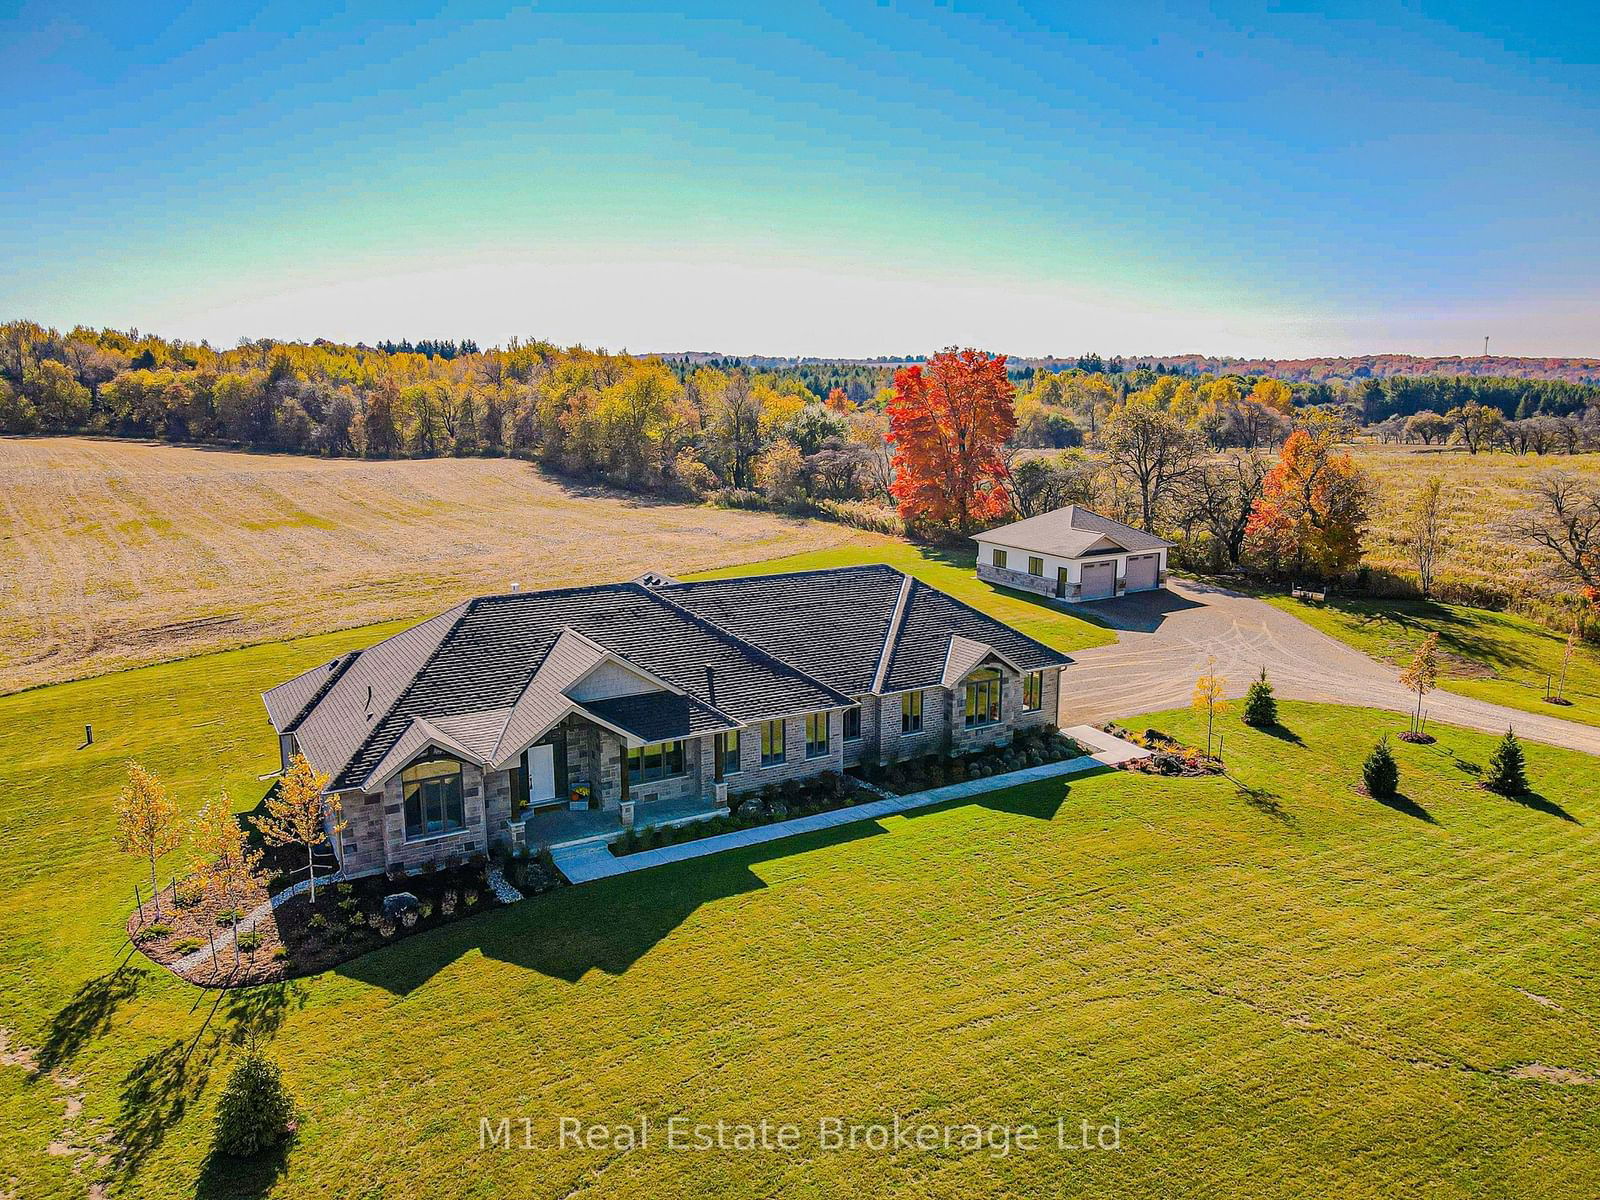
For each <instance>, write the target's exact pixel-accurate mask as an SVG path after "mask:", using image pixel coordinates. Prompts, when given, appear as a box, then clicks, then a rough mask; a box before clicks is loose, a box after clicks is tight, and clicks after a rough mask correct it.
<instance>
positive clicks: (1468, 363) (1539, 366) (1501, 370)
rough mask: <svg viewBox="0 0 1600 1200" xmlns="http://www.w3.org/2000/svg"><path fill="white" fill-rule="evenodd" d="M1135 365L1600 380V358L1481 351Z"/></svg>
mask: <svg viewBox="0 0 1600 1200" xmlns="http://www.w3.org/2000/svg"><path fill="white" fill-rule="evenodd" d="M1127 362H1128V365H1130V366H1148V367H1154V366H1157V365H1160V366H1162V367H1165V368H1166V369H1167V370H1169V371H1171V370H1179V371H1184V372H1189V373H1193V374H1196V375H1200V374H1211V375H1219V374H1235V375H1272V376H1276V377H1277V378H1279V379H1282V380H1285V381H1287V382H1289V383H1323V382H1326V381H1329V380H1335V379H1368V378H1375V379H1384V378H1387V377H1388V376H1391V375H1479V376H1493V377H1496V378H1500V379H1560V380H1564V381H1565V382H1567V383H1600V358H1514V357H1511V356H1503V355H1478V356H1475V357H1471V358H1462V357H1459V356H1451V357H1448V358H1423V357H1421V356H1419V355H1416V354H1360V355H1355V356H1353V357H1350V358H1212V357H1208V356H1206V355H1203V354H1178V355H1174V356H1172V357H1170V358H1146V357H1142V356H1140V357H1135V358H1130V359H1128V360H1127Z"/></svg>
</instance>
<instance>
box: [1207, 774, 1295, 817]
mask: <svg viewBox="0 0 1600 1200" xmlns="http://www.w3.org/2000/svg"><path fill="white" fill-rule="evenodd" d="M1224 778H1225V779H1227V781H1228V782H1229V783H1231V784H1233V786H1234V787H1236V788H1238V789H1239V795H1240V797H1241V798H1242V799H1243V800H1244V802H1245V803H1246V804H1248V805H1249V806H1250V807H1251V808H1253V809H1255V810H1256V811H1257V812H1258V813H1261V814H1262V815H1263V816H1267V817H1271V818H1272V819H1273V820H1274V821H1281V822H1282V823H1283V824H1285V825H1291V826H1292V825H1294V824H1296V823H1297V822H1296V820H1295V815H1294V814H1293V813H1292V812H1290V811H1289V810H1288V809H1287V808H1285V807H1284V806H1283V797H1282V796H1280V795H1279V794H1278V793H1277V792H1274V791H1273V790H1272V789H1270V788H1264V787H1252V786H1251V785H1250V784H1247V783H1241V782H1240V781H1239V780H1237V779H1235V778H1234V777H1233V776H1232V775H1226V776H1224Z"/></svg>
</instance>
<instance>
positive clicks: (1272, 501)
mask: <svg viewBox="0 0 1600 1200" xmlns="http://www.w3.org/2000/svg"><path fill="white" fill-rule="evenodd" d="M1370 503H1371V492H1370V489H1369V488H1368V485H1367V481H1366V477H1365V476H1364V475H1363V474H1362V473H1361V468H1360V467H1358V466H1356V463H1355V460H1354V459H1352V458H1351V457H1350V456H1349V455H1348V454H1341V453H1335V451H1334V449H1333V439H1332V438H1330V437H1326V436H1323V437H1313V436H1312V435H1311V434H1310V433H1308V432H1306V431H1305V430H1304V429H1297V430H1296V431H1295V432H1294V433H1292V434H1290V435H1289V438H1288V440H1287V441H1285V442H1284V444H1283V452H1282V453H1281V454H1280V455H1279V457H1278V462H1277V465H1276V466H1274V467H1273V468H1272V470H1271V471H1269V472H1268V473H1267V477H1266V479H1265V481H1263V483H1262V487H1261V495H1260V496H1259V497H1257V498H1256V502H1255V505H1254V507H1253V508H1252V509H1251V512H1250V523H1249V525H1248V526H1247V527H1246V531H1245V536H1246V537H1247V538H1248V539H1249V542H1250V545H1251V547H1252V549H1254V550H1255V551H1256V552H1257V553H1258V554H1260V555H1261V556H1262V557H1264V558H1266V559H1267V560H1268V561H1269V562H1271V563H1273V564H1274V565H1275V566H1278V567H1280V568H1281V567H1285V566H1292V567H1293V568H1294V569H1295V570H1297V571H1303V570H1306V569H1308V568H1310V569H1315V570H1316V571H1318V572H1320V573H1321V574H1322V575H1323V576H1324V577H1328V576H1334V575H1338V574H1341V573H1342V572H1345V571H1350V570H1353V569H1354V568H1355V566H1356V565H1357V564H1358V563H1359V562H1360V561H1361V538H1362V535H1363V534H1364V533H1365V532H1366V528H1367V516H1368V507H1369V505H1370Z"/></svg>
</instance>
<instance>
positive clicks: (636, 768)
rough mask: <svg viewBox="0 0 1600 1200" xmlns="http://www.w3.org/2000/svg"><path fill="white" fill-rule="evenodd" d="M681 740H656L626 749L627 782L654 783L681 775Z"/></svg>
mask: <svg viewBox="0 0 1600 1200" xmlns="http://www.w3.org/2000/svg"><path fill="white" fill-rule="evenodd" d="M683 772H684V765H683V742H682V741H675V742H656V743H655V744H654V745H652V746H635V747H634V748H633V749H632V750H629V751H628V783H629V784H635V783H654V782H655V781H656V780H658V779H671V778H672V777H673V776H674V775H682V774H683Z"/></svg>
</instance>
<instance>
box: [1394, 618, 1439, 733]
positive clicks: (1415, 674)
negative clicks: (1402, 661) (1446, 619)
mask: <svg viewBox="0 0 1600 1200" xmlns="http://www.w3.org/2000/svg"><path fill="white" fill-rule="evenodd" d="M1400 682H1401V684H1403V685H1404V686H1405V689H1406V690H1407V691H1409V692H1415V693H1416V694H1417V711H1416V712H1414V713H1412V714H1411V732H1412V733H1416V732H1418V731H1419V730H1420V728H1421V725H1422V698H1423V696H1425V695H1427V694H1428V693H1429V692H1431V691H1433V687H1434V684H1436V683H1438V682H1439V635H1438V634H1437V633H1430V634H1429V635H1428V636H1427V637H1425V638H1423V639H1422V645H1420V646H1418V647H1417V652H1416V654H1415V655H1414V656H1413V657H1412V659H1411V665H1410V666H1408V667H1407V668H1406V669H1405V670H1404V671H1403V672H1402V673H1401V675H1400Z"/></svg>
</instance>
